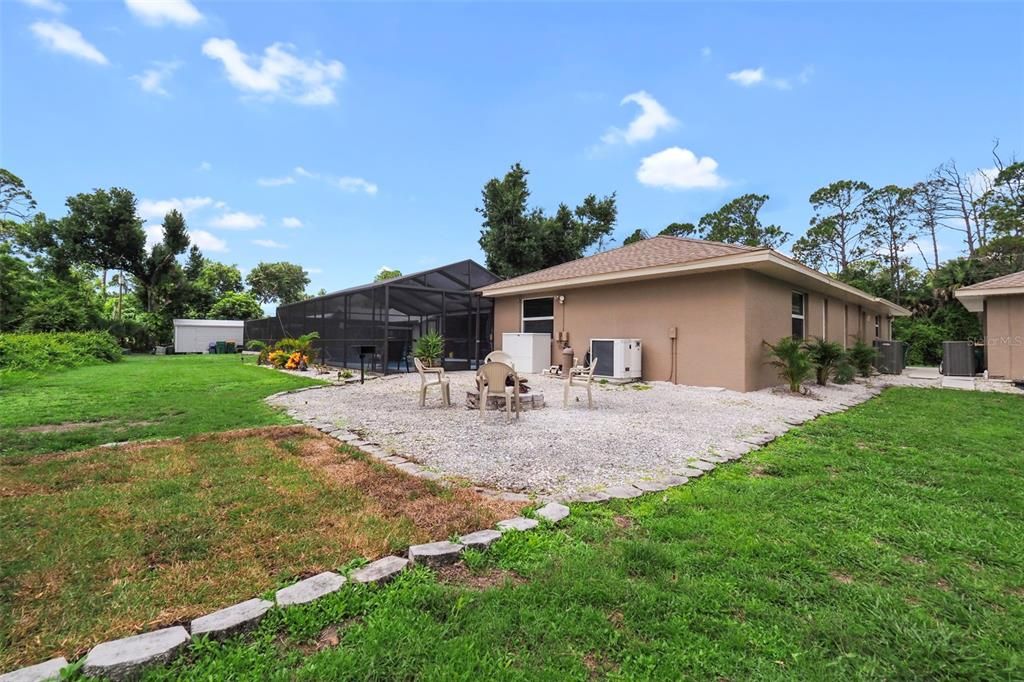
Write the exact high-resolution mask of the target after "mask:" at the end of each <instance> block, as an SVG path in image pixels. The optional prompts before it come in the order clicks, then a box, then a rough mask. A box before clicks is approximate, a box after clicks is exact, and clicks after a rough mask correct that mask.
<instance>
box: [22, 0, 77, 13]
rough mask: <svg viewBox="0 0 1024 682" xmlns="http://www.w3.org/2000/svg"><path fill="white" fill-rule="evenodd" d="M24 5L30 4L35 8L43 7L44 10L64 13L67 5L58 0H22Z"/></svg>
mask: <svg viewBox="0 0 1024 682" xmlns="http://www.w3.org/2000/svg"><path fill="white" fill-rule="evenodd" d="M21 3H22V4H23V5H28V6H29V7H33V8H35V9H41V10H43V11H44V12H53V13H54V14H63V13H64V10H66V9H67V7H66V6H65V5H64V3H62V2H57V0H21Z"/></svg>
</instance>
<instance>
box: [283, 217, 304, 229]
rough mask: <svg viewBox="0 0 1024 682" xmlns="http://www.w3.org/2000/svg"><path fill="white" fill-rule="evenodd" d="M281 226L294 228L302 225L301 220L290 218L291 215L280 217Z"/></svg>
mask: <svg viewBox="0 0 1024 682" xmlns="http://www.w3.org/2000/svg"><path fill="white" fill-rule="evenodd" d="M281 227H287V228H289V229H293V230H294V229H296V228H299V227H302V221H301V220H299V219H298V218H292V217H291V216H289V217H286V218H282V219H281Z"/></svg>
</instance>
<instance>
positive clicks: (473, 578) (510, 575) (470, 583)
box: [437, 563, 526, 590]
mask: <svg viewBox="0 0 1024 682" xmlns="http://www.w3.org/2000/svg"><path fill="white" fill-rule="evenodd" d="M437 579H438V581H440V582H442V583H444V584H446V585H458V586H459V587H465V588H468V589H471V590H487V589H490V588H492V587H502V586H504V585H521V584H523V583H525V582H526V578H524V577H523V576H521V575H519V574H518V573H516V572H515V571H509V570H505V569H501V568H490V569H486V570H483V571H472V570H470V569H469V568H468V567H467V566H466V565H465V564H463V563H457V564H453V565H451V566H445V567H443V568H439V569H437Z"/></svg>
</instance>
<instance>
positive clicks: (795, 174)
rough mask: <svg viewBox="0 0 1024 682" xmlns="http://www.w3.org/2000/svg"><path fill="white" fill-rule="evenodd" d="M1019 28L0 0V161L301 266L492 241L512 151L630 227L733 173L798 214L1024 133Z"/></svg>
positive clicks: (747, 16) (871, 11)
mask: <svg viewBox="0 0 1024 682" xmlns="http://www.w3.org/2000/svg"><path fill="white" fill-rule="evenodd" d="M1021 26H1024V6H1022V5H1020V4H1016V5H1014V4H1010V3H1003V4H980V3H970V4H953V3H935V4H926V3H911V4H899V5H891V4H881V3H876V4H857V5H854V4H837V3H827V4H825V3H822V4H795V3H787V4H714V5H710V4H667V3H662V4H651V5H641V4H636V3H630V4H611V3H607V4H597V5H589V4H587V5H585V4H577V3H573V4H557V5H556V4H539V3H532V4H518V5H517V4H471V5H470V4H456V3H438V4H417V5H410V4H397V3H375V4H345V3H335V2H318V3H317V2H308V3H302V2H298V3H274V2H253V3H246V2H203V1H202V0H193V1H192V2H189V1H188V0H166V1H164V2H146V1H145V0H127V1H126V2H120V1H114V0H110V1H108V2H80V3H79V2H71V1H68V0H60V1H58V0H24V1H22V0H0V42H2V48H0V49H2V67H0V68H2V70H0V97H2V101H0V135H2V137H0V162H2V164H3V166H4V167H7V168H9V169H10V170H12V171H13V172H15V173H17V174H18V175H20V176H21V177H22V178H23V179H24V180H25V181H26V183H27V184H28V185H29V187H30V189H31V190H32V191H33V192H34V194H35V196H36V198H37V199H38V201H39V203H40V207H41V208H42V209H43V210H45V211H46V212H47V213H48V214H49V215H51V216H58V215H62V214H63V201H64V198H65V197H66V196H67V195H69V194H73V193H77V192H81V191H88V190H90V189H91V188H94V187H109V186H124V187H128V188H130V189H131V190H133V191H134V192H135V193H136V195H137V196H138V197H139V199H140V206H141V207H142V209H143V212H144V214H145V215H147V217H154V218H155V222H159V216H160V215H162V213H163V211H164V210H166V209H167V208H168V207H170V206H183V207H184V208H185V209H186V216H187V218H188V223H189V227H190V230H191V231H192V233H193V235H194V237H195V238H196V241H198V242H200V244H201V246H203V247H204V251H205V252H206V253H207V255H208V256H210V257H213V258H216V259H218V260H221V261H224V262H228V263H235V264H237V265H239V266H240V267H242V268H243V270H247V269H248V268H250V267H252V266H253V265H254V264H255V263H257V262H259V261H261V260H289V261H293V262H297V263H301V264H302V265H303V266H305V267H306V268H307V269H309V270H310V272H311V278H312V280H313V281H312V285H311V287H310V288H311V290H316V289H318V288H320V287H324V288H326V289H328V290H332V289H337V288H342V287H345V286H350V285H354V284H359V283H363V282H365V281H368V280H369V279H371V278H372V277H373V275H374V273H375V272H376V271H377V269H378V268H379V267H381V266H382V265H387V266H390V267H395V268H399V269H401V270H403V271H405V272H411V271H415V270H419V269H424V268H427V267H431V266H433V265H440V264H443V263H446V262H451V261H455V260H460V259H463V258H475V259H478V260H480V261H481V262H483V256H482V254H481V253H480V250H479V247H478V245H477V239H478V237H479V229H480V220H479V216H478V215H477V214H476V213H475V212H474V208H475V207H476V206H478V205H479V201H480V189H481V187H482V186H483V184H484V183H485V182H486V181H487V180H488V179H489V178H491V177H493V176H495V175H500V174H503V173H504V172H505V171H506V170H507V168H508V167H509V165H511V164H512V163H514V162H516V161H519V162H521V163H522V164H523V165H524V166H526V167H527V168H528V169H529V170H530V171H531V175H530V180H531V185H532V190H533V200H534V203H536V204H538V205H541V206H544V207H546V208H548V209H550V210H553V209H554V208H555V207H556V206H557V203H558V202H559V201H565V202H567V203H569V204H570V205H575V203H576V202H578V201H579V200H581V199H582V198H583V197H584V196H585V195H586V194H588V193H591V192H593V193H596V194H598V195H603V194H608V193H611V192H613V191H615V192H617V193H618V198H619V227H618V229H617V232H616V237H617V238H618V239H619V240H620V241H621V239H622V238H623V237H624V236H625V235H627V234H628V233H629V232H631V231H632V230H633V229H635V228H637V227H643V228H646V229H648V230H651V231H656V230H658V229H660V228H661V227H663V226H664V225H666V224H668V223H670V222H674V221H693V222H696V220H697V219H698V218H699V217H700V216H701V215H702V214H704V213H706V212H707V211H710V210H713V209H715V208H717V207H718V206H720V205H721V204H723V203H724V202H725V201H727V200H729V199H731V198H732V197H734V196H737V195H739V194H742V193H746V192H758V193H764V194H769V195H770V196H771V200H770V201H769V203H768V204H767V206H766V210H765V211H764V212H763V219H764V220H765V221H770V222H775V223H777V224H780V225H782V226H783V227H784V228H785V229H787V230H789V231H790V232H793V233H794V234H797V235H799V234H801V233H802V232H803V231H804V230H805V229H806V226H807V221H808V218H809V216H810V210H809V206H808V204H807V197H808V195H809V194H810V193H811V192H812V191H813V190H814V189H816V188H818V187H820V186H822V185H824V184H827V183H828V182H829V181H832V180H837V179H842V178H855V179H863V180H865V181H867V182H869V183H871V184H873V185H882V184H888V183H897V184H911V183H913V182H914V181H916V180H919V179H922V178H923V177H924V176H926V175H927V173H928V172H929V171H930V170H931V169H932V168H934V167H935V166H936V165H938V164H939V163H940V162H942V161H944V160H946V159H949V158H955V159H956V160H957V162H958V163H959V164H960V165H961V167H966V168H969V169H975V168H987V167H989V166H991V158H990V154H989V150H990V148H991V143H992V140H993V139H994V138H999V139H1000V140H1001V145H1000V149H1001V151H1002V152H1003V154H1004V158H1005V157H1007V156H1009V155H1011V154H1012V153H1013V152H1016V153H1017V154H1018V155H1024V38H1022V33H1021ZM624 99H625V101H624ZM261 181H262V182H261ZM286 220H287V224H288V225H291V227H286V226H285V221H286ZM299 225H301V226H299ZM956 250H957V245H956V236H955V235H953V234H951V235H950V237H949V239H948V242H947V244H945V245H944V254H945V255H954V254H955V252H956Z"/></svg>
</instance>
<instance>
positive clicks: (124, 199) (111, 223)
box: [50, 187, 146, 294]
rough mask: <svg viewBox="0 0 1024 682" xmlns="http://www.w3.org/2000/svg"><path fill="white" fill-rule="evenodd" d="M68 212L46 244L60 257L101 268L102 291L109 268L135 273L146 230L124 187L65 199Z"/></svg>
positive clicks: (104, 287)
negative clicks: (58, 253)
mask: <svg viewBox="0 0 1024 682" xmlns="http://www.w3.org/2000/svg"><path fill="white" fill-rule="evenodd" d="M66 204H67V207H68V215H67V217H66V218H64V219H63V220H61V221H59V222H57V223H55V224H54V226H55V227H56V234H55V235H52V236H51V239H50V246H51V248H52V249H56V250H58V251H59V252H60V258H59V259H60V260H64V261H67V262H71V263H83V264H86V265H91V266H93V267H95V268H98V269H100V270H101V271H102V277H103V286H102V291H103V292H104V294H105V293H106V290H107V273H108V272H109V271H110V270H121V271H128V272H133V273H134V272H135V271H136V270H137V269H138V268H139V267H140V265H141V264H142V262H143V261H144V260H145V247H146V233H145V232H144V231H143V229H142V220H141V219H140V218H139V216H138V214H137V213H136V210H135V195H134V194H132V193H131V192H130V191H128V190H127V189H123V188H120V187H113V188H111V189H109V190H104V189H97V190H94V191H93V192H91V193H88V194H76V195H75V196H72V197H68V199H67V202H66Z"/></svg>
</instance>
